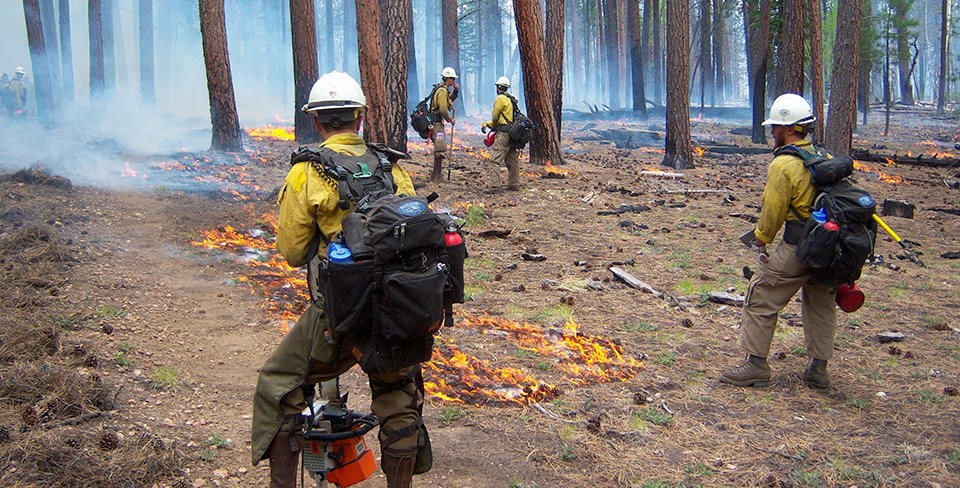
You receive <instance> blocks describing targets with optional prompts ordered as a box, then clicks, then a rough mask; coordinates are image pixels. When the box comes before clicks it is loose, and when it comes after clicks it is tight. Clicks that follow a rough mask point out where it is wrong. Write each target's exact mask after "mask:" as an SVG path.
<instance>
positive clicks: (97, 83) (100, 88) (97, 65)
mask: <svg viewBox="0 0 960 488" xmlns="http://www.w3.org/2000/svg"><path fill="white" fill-rule="evenodd" d="M87 19H88V27H89V33H90V98H91V100H93V101H98V100H102V99H103V95H104V92H105V91H106V82H105V80H104V75H103V71H104V67H103V4H102V3H101V0H88V2H87Z"/></svg>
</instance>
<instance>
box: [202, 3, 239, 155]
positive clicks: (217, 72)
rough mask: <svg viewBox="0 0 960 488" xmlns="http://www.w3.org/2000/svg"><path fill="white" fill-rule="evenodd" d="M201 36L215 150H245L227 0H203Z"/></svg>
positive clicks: (211, 147) (212, 144) (212, 147)
mask: <svg viewBox="0 0 960 488" xmlns="http://www.w3.org/2000/svg"><path fill="white" fill-rule="evenodd" d="M199 6H200V37H201V39H202V41H203V61H204V65H205V66H206V71H207V93H208V96H209V99H210V122H211V125H212V126H213V136H212V138H211V143H210V150H211V151H227V152H241V151H243V143H242V141H241V140H240V118H239V117H238V115H237V101H236V97H235V96H234V92H233V78H232V76H231V74H230V57H229V56H228V54H227V53H228V50H227V28H226V19H225V18H224V11H223V0H200V2H199Z"/></svg>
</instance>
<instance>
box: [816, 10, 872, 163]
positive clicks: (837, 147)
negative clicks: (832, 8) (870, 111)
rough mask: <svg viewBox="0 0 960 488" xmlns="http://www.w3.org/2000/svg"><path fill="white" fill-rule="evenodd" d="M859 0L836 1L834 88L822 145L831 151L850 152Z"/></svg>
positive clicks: (857, 43)
mask: <svg viewBox="0 0 960 488" xmlns="http://www.w3.org/2000/svg"><path fill="white" fill-rule="evenodd" d="M862 18H863V9H862V5H861V3H860V0H839V1H838V2H837V38H836V41H835V43H834V46H833V84H832V86H833V89H832V90H831V91H830V109H829V116H828V117H827V131H826V133H825V134H824V139H823V140H824V144H825V145H826V146H827V149H828V150H830V151H831V152H833V153H834V154H850V148H851V146H852V145H853V125H854V120H855V119H856V116H857V112H856V96H857V66H858V61H859V58H860V22H861V20H862Z"/></svg>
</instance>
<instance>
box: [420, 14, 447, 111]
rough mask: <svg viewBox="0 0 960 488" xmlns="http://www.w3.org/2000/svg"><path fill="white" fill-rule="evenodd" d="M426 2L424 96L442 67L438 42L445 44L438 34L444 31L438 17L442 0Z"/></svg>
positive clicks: (435, 81) (435, 80) (436, 80)
mask: <svg viewBox="0 0 960 488" xmlns="http://www.w3.org/2000/svg"><path fill="white" fill-rule="evenodd" d="M425 3H426V10H427V12H426V16H425V17H426V28H424V30H423V39H424V43H423V45H424V47H425V48H426V51H427V52H426V53H425V54H424V57H425V61H426V63H427V64H426V65H425V66H424V67H423V73H424V74H423V91H424V93H423V96H424V97H425V96H427V94H428V92H429V91H430V89H431V88H432V87H433V85H434V83H437V82H438V81H440V80H439V76H440V68H438V64H439V63H438V62H437V48H438V47H440V46H437V44H441V45H442V44H443V43H442V41H441V40H440V39H439V37H438V36H437V33H438V32H442V26H438V25H437V18H438V17H439V15H437V13H439V12H440V8H439V7H440V0H425Z"/></svg>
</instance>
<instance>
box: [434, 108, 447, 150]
mask: <svg viewBox="0 0 960 488" xmlns="http://www.w3.org/2000/svg"><path fill="white" fill-rule="evenodd" d="M438 117H439V116H438ZM443 128H444V125H443V120H440V121H437V122H434V123H433V134H432V137H433V157H434V158H439V159H441V160H443V159H446V157H447V144H448V143H449V141H447V136H448V134H447V133H446V132H445V131H444V130H443ZM441 134H443V136H442V137H441Z"/></svg>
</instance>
